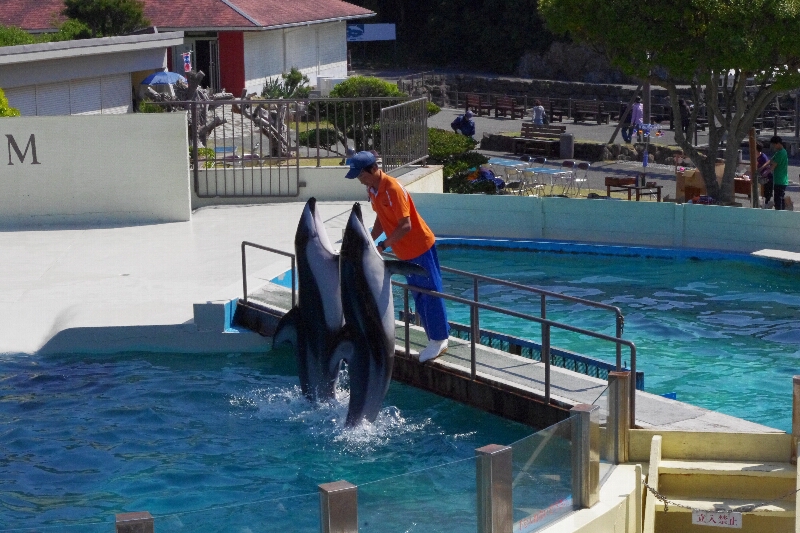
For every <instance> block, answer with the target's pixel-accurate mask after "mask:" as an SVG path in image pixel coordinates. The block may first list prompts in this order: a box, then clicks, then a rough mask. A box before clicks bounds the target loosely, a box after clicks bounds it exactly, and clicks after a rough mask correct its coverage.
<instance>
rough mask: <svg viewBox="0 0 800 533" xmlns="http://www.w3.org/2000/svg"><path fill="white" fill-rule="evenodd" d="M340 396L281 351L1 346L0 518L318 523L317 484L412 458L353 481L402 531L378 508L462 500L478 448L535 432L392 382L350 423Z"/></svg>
mask: <svg viewBox="0 0 800 533" xmlns="http://www.w3.org/2000/svg"><path fill="white" fill-rule="evenodd" d="M345 379H346V376H345ZM347 401H348V397H347V394H346V392H344V391H340V393H339V395H338V397H337V400H336V401H335V402H332V403H331V404H328V405H322V406H317V407H315V406H312V405H311V404H310V403H308V402H307V401H306V400H305V399H304V398H303V397H302V395H301V393H300V391H299V386H298V381H297V375H296V368H295V364H294V357H293V355H291V353H289V352H286V351H277V352H271V353H269V354H259V355H255V354H249V355H228V356H196V355H174V354H164V355H157V354H132V355H130V354H129V355H124V356H81V355H70V356H28V355H3V356H0V531H8V530H17V531H25V532H28V531H31V532H32V531H68V532H70V533H72V532H76V533H77V532H79V531H80V532H82V533H87V532H89V533H94V532H105V533H107V532H108V531H111V530H112V528H113V519H114V518H113V517H114V514H116V513H120V512H131V511H149V512H150V513H151V514H153V515H154V516H156V530H157V531H159V533H170V532H177V531H180V532H184V531H186V532H188V531H204V532H213V531H220V532H221V531H234V532H251V533H252V532H257V531H279V530H291V531H296V532H301V531H308V532H317V531H319V496H318V492H317V485H318V484H320V483H326V482H329V481H336V480H341V479H344V480H347V481H350V482H351V483H354V484H358V485H360V484H369V483H370V482H374V481H377V480H383V479H385V478H392V476H401V475H402V474H406V473H407V472H411V471H418V470H423V473H421V474H419V476H418V479H417V478H414V479H411V480H409V478H408V477H405V478H404V477H396V478H392V480H390V481H388V482H379V483H373V484H372V485H366V487H365V488H364V489H363V491H362V489H361V487H360V488H359V501H363V503H364V506H365V507H364V509H363V511H362V510H361V509H360V512H362V515H363V520H362V521H361V527H362V528H363V529H365V530H368V529H370V525H371V526H372V529H373V530H375V531H378V530H380V531H405V530H407V529H408V527H409V524H408V523H407V522H404V518H405V517H403V516H399V515H397V516H382V515H380V513H379V512H378V510H380V509H383V508H385V507H386V506H387V505H389V503H388V502H390V501H392V500H393V499H398V500H401V499H403V498H405V500H408V499H409V497H412V499H413V496H414V495H415V494H416V491H417V490H423V489H421V488H415V487H425V488H424V490H425V491H426V492H425V494H429V495H433V494H434V492H432V488H431V487H433V488H436V487H437V486H438V487H440V488H441V489H442V490H443V492H444V493H449V494H451V495H453V497H456V496H458V497H461V498H462V502H461V507H463V509H467V510H469V509H471V510H472V511H471V512H472V513H474V501H475V495H474V484H475V464H474V455H475V452H474V450H475V449H476V448H478V447H481V446H484V445H486V444H490V443H495V444H510V443H512V442H514V441H517V440H518V439H521V438H523V437H525V436H527V435H530V434H531V433H532V432H533V431H532V430H531V428H529V427H526V426H523V425H520V424H516V423H513V422H509V421H506V420H503V419H501V418H499V417H495V416H493V415H489V414H486V413H483V412H480V411H477V410H474V409H471V408H469V407H466V406H463V405H461V404H458V403H456V402H452V401H449V400H445V399H442V398H440V397H438V396H435V395H433V394H429V393H426V392H423V391H420V390H417V389H414V388H411V387H408V386H405V385H403V384H399V383H392V385H391V388H390V390H389V394H388V396H387V398H386V400H385V401H384V409H383V410H382V411H381V414H380V416H379V418H378V420H377V421H376V422H375V424H365V425H363V426H361V427H358V428H352V429H351V428H345V427H344V418H345V415H346V412H347ZM567 456H568V450H567ZM454 461H458V462H457V463H455V464H452V465H451V463H452V462H454ZM440 465H449V466H446V467H444V468H439V469H434V470H430V471H427V472H425V471H424V469H427V468H431V467H436V466H440ZM434 472H438V474H435V473H434ZM437 475H438V476H439V477H438V478H437ZM568 479H569V478H568V476H567V477H566V482H565V483H567V487H568ZM401 481H402V482H401ZM470 487H472V488H471V489H470ZM469 490H472V493H471V495H470V494H468V492H469ZM566 490H567V492H568V488H567V489H566ZM397 491H400V492H399V493H398V492H397ZM465 491H466V492H465ZM400 496H402V497H403V498H401V497H400ZM431 501H433V502H435V501H436V499H435V497H433V496H432V500H431ZM371 502H372V503H371ZM371 504H372V507H371V508H372V509H373V510H375V512H373V513H372V514H371V513H370V505H371ZM412 504H413V502H411V503H410V504H409V505H412ZM417 507H419V506H418V505H417ZM452 509H458V506H457V505H455V504H454V505H453V506H452ZM460 512H461V511H459V513H460ZM428 514H429V515H430V516H431V517H432V518H431V519H433V518H435V517H436V512H432V511H429V512H428ZM370 516H373V517H376V516H380V517H381V521H378V520H376V519H370ZM392 520H395V521H396V522H397V524H395V526H393V527H392V525H391V524H392ZM470 520H471V521H472V522H471V525H466V526H463V527H452V526H454V525H456V526H458V523H457V519H456V518H453V519H451V520H444V521H442V527H443V530H444V529H447V530H448V531H474V516H473V517H472V518H470ZM470 520H467V522H469V521H470ZM426 530H429V531H434V530H436V529H435V528H427V529H426Z"/></svg>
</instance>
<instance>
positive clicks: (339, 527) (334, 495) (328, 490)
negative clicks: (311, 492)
mask: <svg viewBox="0 0 800 533" xmlns="http://www.w3.org/2000/svg"><path fill="white" fill-rule="evenodd" d="M319 531H320V533H358V487H356V486H355V485H353V484H352V483H349V482H347V481H334V482H332V483H323V484H322V485H319Z"/></svg>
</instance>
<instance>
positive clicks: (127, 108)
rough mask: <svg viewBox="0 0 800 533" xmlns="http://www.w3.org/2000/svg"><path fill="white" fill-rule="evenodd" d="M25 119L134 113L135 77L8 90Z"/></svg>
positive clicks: (12, 104)
mask: <svg viewBox="0 0 800 533" xmlns="http://www.w3.org/2000/svg"><path fill="white" fill-rule="evenodd" d="M5 93H6V97H8V102H9V104H10V105H11V107H16V108H17V109H19V111H20V114H21V115H22V116H23V117H35V116H57V115H99V114H103V115H115V114H119V113H129V112H132V111H133V106H132V103H131V75H130V74H129V73H124V74H114V75H111V76H101V77H95V78H81V79H73V80H68V81H62V82H58V83H46V84H39V85H27V86H24V87H14V88H11V89H6V91H5Z"/></svg>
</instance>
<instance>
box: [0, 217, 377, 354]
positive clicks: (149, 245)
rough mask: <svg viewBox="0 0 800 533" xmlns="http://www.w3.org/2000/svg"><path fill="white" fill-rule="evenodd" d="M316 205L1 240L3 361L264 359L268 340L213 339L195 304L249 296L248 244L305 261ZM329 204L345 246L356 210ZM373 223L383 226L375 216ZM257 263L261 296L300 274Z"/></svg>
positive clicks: (34, 232) (261, 258) (251, 253)
mask: <svg viewBox="0 0 800 533" xmlns="http://www.w3.org/2000/svg"><path fill="white" fill-rule="evenodd" d="M304 205H305V204H304V203H300V202H295V203H285V204H273V205H262V206H242V207H215V208H203V209H199V210H197V211H195V212H194V213H193V214H192V220H191V221H190V222H180V223H171V224H153V225H142V226H126V227H83V228H75V227H70V228H53V227H47V228H29V229H26V230H22V229H19V230H16V231H9V230H7V229H5V230H0V250H2V254H0V272H2V273H3V283H1V284H0V353H27V354H30V353H36V352H39V351H42V352H46V353H52V352H67V353H80V352H100V353H102V352H108V351H115V350H116V351H126V350H130V349H132V347H133V348H136V349H140V350H142V351H147V350H153V349H155V348H161V349H166V350H167V351H173V352H195V351H202V352H205V351H215V352H223V353H224V352H226V351H244V350H247V351H249V350H258V349H261V350H263V349H264V346H265V341H264V339H263V338H261V337H259V336H258V335H256V334H239V335H233V334H231V335H229V336H225V337H222V336H220V335H212V334H211V333H212V332H209V334H208V335H203V334H202V333H203V332H202V331H201V330H200V328H198V327H197V325H196V324H195V323H194V305H195V304H202V303H203V302H226V301H229V300H231V299H233V298H237V297H240V296H241V295H242V261H241V250H240V246H241V242H242V241H244V240H248V241H252V242H256V243H259V244H264V245H269V246H271V247H274V248H278V249H280V250H285V251H287V252H292V253H293V252H294V233H295V228H296V225H297V221H298V220H299V219H300V214H301V213H302V210H303V207H304ZM318 205H320V209H321V213H322V217H323V220H326V226H327V227H328V229H329V232H330V236H331V238H332V240H333V241H336V240H339V239H341V237H342V233H341V229H340V228H343V227H344V225H345V223H346V222H347V217H348V216H349V214H350V209H351V207H352V205H353V204H352V202H326V203H324V204H322V203H321V204H318ZM364 216H365V219H366V220H365V222H366V223H367V224H370V225H371V224H372V220H373V218H374V215H373V214H372V211H371V210H370V209H366V210H365V211H364ZM247 260H248V278H249V284H250V286H253V287H257V286H258V285H259V284H261V283H263V282H264V281H265V280H269V279H272V278H273V277H275V276H276V275H278V274H279V273H281V272H284V271H286V270H287V269H288V268H289V260H288V259H286V258H284V257H281V256H278V255H275V254H270V253H267V252H262V251H259V250H254V249H249V250H248V251H247ZM220 323H221V322H220ZM220 337H222V341H221V342H217V343H216V344H208V342H209V341H210V339H212V338H217V339H219V338H220Z"/></svg>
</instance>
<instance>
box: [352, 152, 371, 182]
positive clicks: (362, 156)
mask: <svg viewBox="0 0 800 533" xmlns="http://www.w3.org/2000/svg"><path fill="white" fill-rule="evenodd" d="M376 161H377V158H376V157H375V154H373V153H372V152H358V153H357V154H356V155H354V156H353V157H351V158H350V159H348V160H347V164H349V165H350V171H349V172H348V173H347V175H346V176H345V178H347V179H349V180H352V179H355V178H357V177H358V175H359V174H361V171H362V170H364V169H365V168H367V167H371V166H372V165H374V164H375V162H376Z"/></svg>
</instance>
